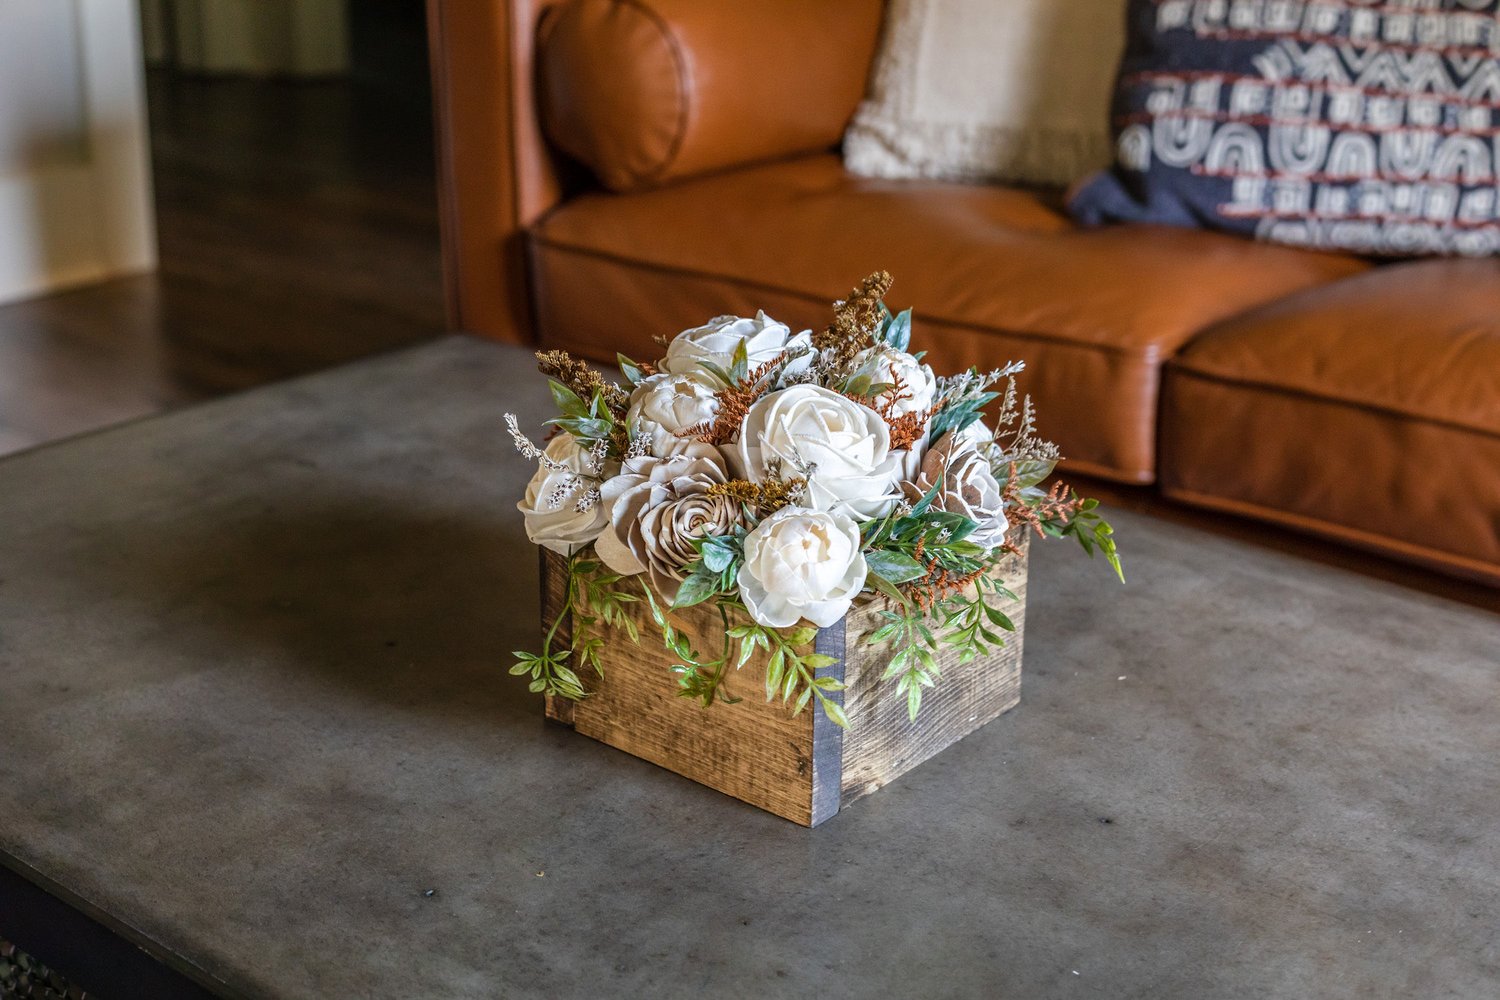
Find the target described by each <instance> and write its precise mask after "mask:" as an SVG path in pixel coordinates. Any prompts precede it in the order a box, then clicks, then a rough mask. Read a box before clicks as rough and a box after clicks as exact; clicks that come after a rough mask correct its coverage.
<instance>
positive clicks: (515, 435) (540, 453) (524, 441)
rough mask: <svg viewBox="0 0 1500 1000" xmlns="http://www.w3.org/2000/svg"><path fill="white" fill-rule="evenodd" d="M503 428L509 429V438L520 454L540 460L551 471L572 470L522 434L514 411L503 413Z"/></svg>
mask: <svg viewBox="0 0 1500 1000" xmlns="http://www.w3.org/2000/svg"><path fill="white" fill-rule="evenodd" d="M505 428H506V430H508V431H510V436H511V440H513V441H514V442H515V443H516V450H517V451H519V452H520V453H521V454H522V455H524V456H526V457H527V458H534V459H536V460H537V461H538V462H541V463H542V465H543V466H544V467H545V468H547V469H549V470H550V471H552V472H572V471H573V470H572V469H570V468H569V467H568V466H567V464H566V463H563V462H559V461H558V460H557V459H555V458H553V457H552V456H550V455H548V454H547V452H546V450H545V449H543V448H538V447H537V446H536V444H535V443H534V442H533V441H532V440H531V438H529V437H527V436H526V435H525V434H522V433H521V428H520V426H519V424H518V423H517V422H516V415H515V414H514V413H507V414H506V415H505Z"/></svg>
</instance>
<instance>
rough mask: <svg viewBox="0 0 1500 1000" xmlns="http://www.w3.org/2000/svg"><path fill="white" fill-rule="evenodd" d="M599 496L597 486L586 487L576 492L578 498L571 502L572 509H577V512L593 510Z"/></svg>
mask: <svg viewBox="0 0 1500 1000" xmlns="http://www.w3.org/2000/svg"><path fill="white" fill-rule="evenodd" d="M601 496H602V495H601V494H600V492H599V487H597V486H590V487H589V488H588V489H586V490H584V491H583V492H582V493H580V494H578V499H577V500H576V501H574V503H573V509H574V510H576V511H578V513H580V514H583V513H587V512H588V511H591V510H593V509H594V506H595V505H596V504H597V503H599V501H600V499H601Z"/></svg>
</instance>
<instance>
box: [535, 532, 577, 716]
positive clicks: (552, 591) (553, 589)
mask: <svg viewBox="0 0 1500 1000" xmlns="http://www.w3.org/2000/svg"><path fill="white" fill-rule="evenodd" d="M537 551H538V552H540V553H541V581H542V634H543V635H546V634H547V630H548V629H549V628H551V627H552V623H553V621H555V620H556V619H557V616H558V615H559V614H561V613H562V609H563V608H564V606H566V604H567V596H568V595H567V587H568V560H567V559H565V558H564V557H563V556H560V555H558V554H557V553H556V552H553V551H551V550H550V549H542V548H539V549H537ZM572 635H573V623H572V621H571V620H570V621H565V622H563V623H562V624H561V625H559V626H558V628H557V638H556V640H554V641H555V642H557V643H558V645H559V646H561V645H566V644H567V643H568V642H570V641H571V639H572ZM543 700H544V701H545V703H546V709H547V718H549V719H551V720H552V721H554V722H560V723H562V724H563V725H565V726H571V725H572V724H573V706H574V704H575V702H573V701H571V700H569V699H567V698H556V697H553V696H552V695H547V696H546V697H545V698H544V699H543Z"/></svg>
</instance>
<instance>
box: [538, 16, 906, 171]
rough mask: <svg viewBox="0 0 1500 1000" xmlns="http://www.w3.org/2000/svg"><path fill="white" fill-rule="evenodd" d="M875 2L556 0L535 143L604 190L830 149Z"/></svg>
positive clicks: (857, 87) (851, 95)
mask: <svg viewBox="0 0 1500 1000" xmlns="http://www.w3.org/2000/svg"><path fill="white" fill-rule="evenodd" d="M882 6H883V5H882V3H881V0H812V2H810V0H754V2H737V0H736V2H718V0H566V2H564V3H562V4H560V5H558V6H557V7H555V8H553V9H552V10H551V11H549V13H548V16H547V18H546V19H545V20H544V21H543V23H542V26H541V30H540V33H539V34H540V37H539V39H538V42H539V59H538V62H539V74H540V80H539V84H540V91H541V96H540V100H541V116H542V124H543V128H544V129H545V130H546V132H547V136H548V138H549V139H550V140H551V141H552V143H553V144H554V145H556V146H557V147H558V148H559V149H561V150H562V151H563V152H565V153H567V154H568V155H569V156H572V157H573V158H574V159H576V160H578V161H580V162H581V163H583V164H584V165H585V166H587V167H589V168H590V169H591V170H592V171H593V172H594V173H595V175H597V176H598V178H599V181H600V183H602V184H603V185H604V186H605V187H607V188H609V189H611V190H613V191H636V190H641V189H644V188H650V187H656V186H658V185H660V184H663V183H665V182H667V181H670V180H674V179H677V178H682V177H690V176H693V175H695V174H701V173H705V172H708V171H711V170H718V169H722V168H724V167H731V166H736V165H739V164H744V163H754V162H757V161H762V160H773V159H778V158H781V157H787V156H794V155H797V154H799V153H811V152H816V151H818V150H825V149H830V148H832V147H833V146H835V145H837V144H838V142H839V139H840V137H841V136H842V135H843V132H844V126H845V125H846V124H848V121H849V118H850V116H851V115H852V114H853V113H854V109H855V106H856V105H857V104H858V103H859V101H860V99H861V98H862V97H863V96H864V90H865V79H866V77H867V76H868V74H869V70H870V62H871V60H872V59H873V58H874V52H875V42H876V36H877V35H878V34H879V30H880V17H881V9H882Z"/></svg>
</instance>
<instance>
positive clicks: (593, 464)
mask: <svg viewBox="0 0 1500 1000" xmlns="http://www.w3.org/2000/svg"><path fill="white" fill-rule="evenodd" d="M584 454H585V456H586V458H587V459H588V468H587V469H585V470H584V474H585V475H587V476H589V477H590V478H598V476H599V474H600V473H601V472H603V471H604V463H605V462H607V461H608V460H609V442H608V441H605V440H603V439H602V438H601V439H600V440H598V441H595V442H594V444H593V446H592V447H591V448H589V450H588V451H587V452H585V453H584Z"/></svg>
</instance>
